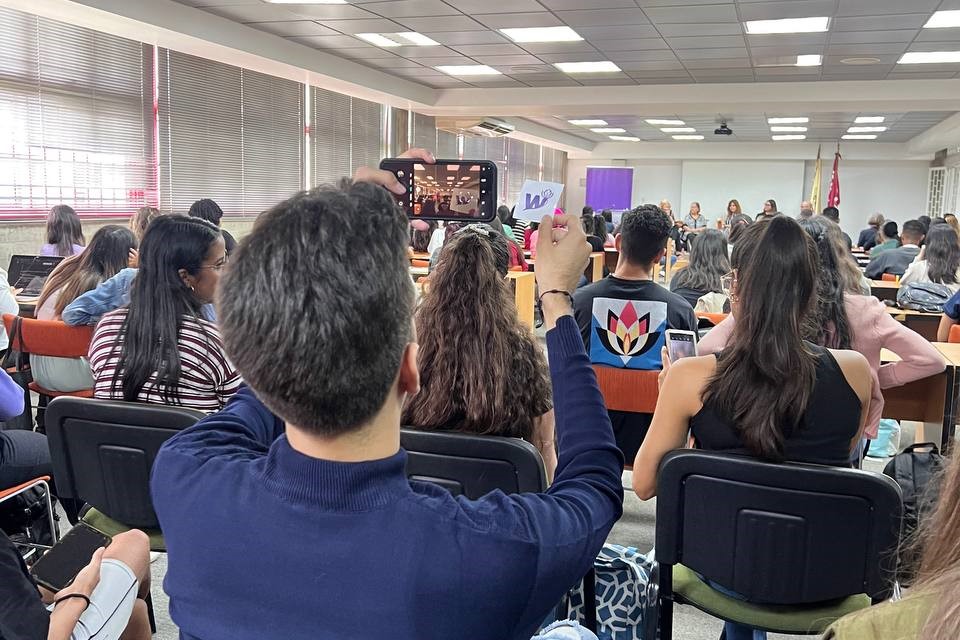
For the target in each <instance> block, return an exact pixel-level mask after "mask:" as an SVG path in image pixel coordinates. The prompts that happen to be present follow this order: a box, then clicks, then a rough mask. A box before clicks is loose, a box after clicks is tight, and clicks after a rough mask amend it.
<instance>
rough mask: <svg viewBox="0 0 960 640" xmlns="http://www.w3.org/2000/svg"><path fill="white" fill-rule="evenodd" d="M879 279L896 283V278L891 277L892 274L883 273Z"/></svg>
mask: <svg viewBox="0 0 960 640" xmlns="http://www.w3.org/2000/svg"><path fill="white" fill-rule="evenodd" d="M880 279H881V280H882V281H884V282H896V281H897V276H895V275H893V274H892V273H884V274H881V275H880Z"/></svg>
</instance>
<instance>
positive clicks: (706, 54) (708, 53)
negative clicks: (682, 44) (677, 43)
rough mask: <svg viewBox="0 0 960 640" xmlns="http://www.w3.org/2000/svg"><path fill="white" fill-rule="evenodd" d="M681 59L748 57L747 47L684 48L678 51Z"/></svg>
mask: <svg viewBox="0 0 960 640" xmlns="http://www.w3.org/2000/svg"><path fill="white" fill-rule="evenodd" d="M677 57H678V58H680V59H681V60H703V59H706V58H731V59H732V58H746V57H747V50H746V49H737V48H730V49H684V50H683V51H678V52H677Z"/></svg>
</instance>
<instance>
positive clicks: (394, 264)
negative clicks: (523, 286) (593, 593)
mask: <svg viewBox="0 0 960 640" xmlns="http://www.w3.org/2000/svg"><path fill="white" fill-rule="evenodd" d="M421 157H422V156H421ZM357 177H358V178H363V179H367V180H373V181H377V182H379V183H380V184H383V185H386V186H388V187H389V188H390V189H391V190H393V191H397V190H402V189H403V187H402V186H401V185H399V184H398V183H397V181H396V178H395V177H394V176H393V175H391V174H389V173H387V172H383V171H376V170H373V169H360V170H358V172H357ZM554 222H555V221H554V220H553V219H552V217H548V218H544V220H543V223H544V224H545V225H546V226H544V227H543V228H544V230H545V231H544V232H545V233H546V234H548V235H547V237H545V238H544V241H543V242H542V243H541V246H540V250H539V255H540V261H539V262H538V264H537V279H538V283H539V287H540V293H541V297H542V300H543V313H544V321H545V326H546V327H547V334H546V340H547V347H548V352H549V362H550V368H551V378H552V380H553V385H554V386H553V396H554V398H556V399H557V403H556V406H555V415H556V437H557V443H558V459H559V463H558V466H557V472H556V478H555V482H554V483H553V485H552V487H551V488H550V489H549V490H548V491H547V492H546V494H544V495H541V494H533V493H528V494H521V495H505V494H503V493H502V492H499V491H495V492H492V493H490V494H488V495H487V496H484V497H483V498H480V499H479V500H469V499H466V498H465V497H463V496H456V497H455V496H453V495H451V494H450V493H448V492H447V491H445V490H444V489H442V488H440V487H438V486H436V485H433V484H430V483H427V482H419V481H411V480H408V478H407V475H406V472H405V463H406V453H405V452H404V451H403V450H402V449H400V433H399V429H400V416H401V411H402V408H403V406H404V403H405V401H406V399H407V398H408V396H410V395H412V394H414V393H416V392H417V390H418V387H419V384H420V383H419V374H418V368H417V360H418V357H417V345H416V343H415V342H414V340H415V338H414V335H413V333H414V328H413V323H412V321H411V320H412V316H413V305H414V290H413V286H412V283H411V281H410V277H409V275H407V268H406V267H407V257H406V244H407V238H406V228H407V221H406V218H405V216H404V214H403V212H402V211H401V210H400V209H399V208H398V207H397V206H396V204H395V202H394V197H393V196H392V195H391V194H388V193H387V192H386V191H385V190H384V189H382V188H381V187H378V186H375V185H372V184H365V183H354V184H350V183H348V182H345V183H341V185H340V187H339V188H332V187H324V188H320V189H315V190H313V191H310V192H304V193H300V194H297V195H295V196H293V197H292V198H290V199H289V200H287V201H285V202H282V203H280V204H278V205H277V206H275V207H274V208H272V209H271V210H269V211H267V212H266V213H264V214H263V215H262V216H261V217H260V219H259V221H258V222H257V224H256V225H255V226H254V228H253V231H252V232H251V233H250V234H249V235H248V236H247V237H246V238H245V239H244V241H243V242H242V243H241V244H240V247H239V249H238V251H237V255H236V257H235V259H234V260H233V262H232V264H231V265H230V269H229V270H228V272H227V274H226V277H225V278H224V281H223V286H222V290H221V293H220V296H219V304H220V319H221V323H222V327H223V335H224V339H225V343H226V345H227V350H228V352H229V354H230V357H231V359H232V361H233V362H235V363H236V364H237V367H238V368H239V370H240V371H241V372H242V374H243V377H244V379H245V380H246V381H247V383H248V384H249V385H250V389H249V390H248V389H246V388H244V389H242V390H241V391H240V392H239V393H238V394H237V396H236V397H235V398H234V400H233V401H232V402H231V403H230V404H229V405H228V406H227V408H226V409H225V410H224V411H222V412H220V413H219V414H217V415H214V416H210V417H209V418H207V419H205V420H203V421H201V422H200V423H198V424H197V425H195V426H194V427H190V428H188V429H185V430H183V431H181V432H180V433H178V434H176V435H174V436H173V437H172V438H171V439H170V440H168V441H167V442H166V443H165V444H164V445H163V448H162V449H161V451H160V453H159V455H158V456H157V459H156V463H155V464H154V467H153V477H152V481H151V483H150V484H151V487H152V493H153V503H154V506H155V507H156V510H157V514H158V516H159V519H160V524H161V526H162V529H163V534H164V540H165V542H166V545H167V551H168V562H169V569H168V571H167V575H166V578H165V580H164V588H165V590H166V591H167V593H168V594H169V596H170V613H171V617H172V618H173V620H174V622H175V623H176V624H177V626H178V627H179V628H180V633H181V637H183V638H205V639H207V640H217V639H219V638H223V639H227V638H229V639H231V640H246V639H248V638H250V639H257V640H260V639H262V638H303V637H310V636H314V635H316V634H317V633H318V630H321V631H322V633H321V635H324V636H326V637H331V638H348V637H349V638H392V639H394V640H406V639H410V640H413V639H421V638H477V639H479V638H529V637H530V636H531V635H533V633H534V632H535V631H536V630H537V629H538V628H540V627H541V626H542V625H543V624H544V619H545V618H546V616H547V614H548V612H551V611H552V610H553V609H554V607H555V606H556V604H557V602H559V600H560V598H561V596H563V594H564V593H566V591H567V589H568V588H569V587H570V586H571V585H573V584H575V583H577V582H578V581H579V580H580V578H581V577H582V576H583V574H584V573H586V571H587V570H588V569H589V568H591V567H592V566H593V562H594V559H595V557H596V554H597V552H598V551H599V550H600V549H601V547H602V546H603V543H604V540H605V539H606V537H607V534H608V533H609V532H610V529H611V527H612V526H613V523H614V522H615V521H616V520H617V518H619V516H620V513H621V511H622V504H621V502H622V498H623V494H622V486H621V473H622V464H621V463H622V459H621V456H620V453H619V452H618V451H617V449H616V446H615V444H614V441H613V435H612V433H611V430H610V423H609V420H608V419H607V416H606V412H605V411H604V408H603V398H602V397H601V395H600V392H599V390H598V388H597V384H596V381H595V379H594V376H593V372H592V370H591V369H590V366H589V361H588V360H587V358H586V356H585V354H584V352H583V345H582V343H581V341H580V338H579V336H578V335H577V328H576V324H575V322H574V321H573V318H572V317H570V314H571V308H570V304H569V297H570V292H571V291H573V290H574V287H575V286H576V283H577V278H578V277H579V276H580V274H581V273H582V272H583V266H584V264H586V261H587V253H588V246H587V243H586V238H585V236H584V234H583V232H582V230H581V229H580V226H579V224H578V220H577V218H576V217H574V216H564V217H562V218H560V219H559V220H557V221H556V222H559V223H561V224H563V225H565V226H566V230H557V231H554V230H553V229H552V225H553V224H554ZM555 242H556V244H555ZM321 245H324V246H326V247H327V250H325V251H317V250H316V247H317V246H321ZM348 255H349V259H348V257H347V256H348ZM358 263H360V264H371V265H377V266H378V267H379V268H376V269H359V270H358V269H356V268H355V265H356V264H358ZM305 272H307V273H311V274H314V276H315V277H312V278H303V277H301V274H303V273H305ZM277 280H281V281H284V282H289V283H291V286H289V287H283V288H280V287H276V286H275V284H274V283H275V282H276V281H277ZM347 283H349V286H347ZM473 303H474V304H482V301H476V300H475V301H473ZM331 305H335V309H336V312H335V313H331ZM264 327H273V328H278V327H282V330H267V331H265V330H264ZM373 328H375V333H372V331H373ZM449 337H450V336H441V337H440V339H444V338H449ZM462 339H463V340H475V341H478V342H481V343H482V342H483V341H484V340H485V338H484V337H483V336H467V335H464V336H463V337H462ZM327 374H333V375H327ZM500 382H502V381H498V380H495V379H492V378H491V379H489V380H487V381H486V384H487V385H491V386H492V385H496V384H498V383H500ZM186 496H188V498H187V499H185V497H186ZM251 513H255V514H256V517H255V518H251V517H250V516H251ZM238 522H242V523H244V526H242V527H239V528H238V527H237V526H236V524H237V523H238ZM228 530H229V531H230V535H229V536H224V532H225V531H228ZM293 532H296V535H293ZM271 540H272V541H277V540H283V546H284V553H283V554H280V555H277V554H271V553H257V552H256V550H257V549H262V548H263V545H264V544H265V542H266V541H271ZM238 557H242V558H243V561H242V562H238V561H237V559H238ZM464 576H469V579H464ZM491 594H495V596H496V597H491ZM371 598H372V599H373V600H375V601H376V611H377V614H376V615H371V602H372V600H371Z"/></svg>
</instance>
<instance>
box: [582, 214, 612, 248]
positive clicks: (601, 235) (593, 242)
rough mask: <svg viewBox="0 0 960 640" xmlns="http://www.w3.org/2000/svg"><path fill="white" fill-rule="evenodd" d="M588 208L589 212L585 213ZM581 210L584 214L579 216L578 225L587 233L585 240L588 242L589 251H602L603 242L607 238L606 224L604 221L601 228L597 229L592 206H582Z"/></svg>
mask: <svg viewBox="0 0 960 640" xmlns="http://www.w3.org/2000/svg"><path fill="white" fill-rule="evenodd" d="M588 209H589V211H590V213H589V214H588V213H586V212H587V210H588ZM583 211H584V215H582V216H580V226H582V227H583V232H584V233H585V234H587V242H589V243H590V251H591V252H593V253H596V252H598V251H603V243H604V242H605V241H606V238H607V225H606V223H604V225H603V229H602V230H601V229H598V228H597V219H596V216H594V215H593V208H592V207H584V208H583ZM601 219H602V218H601Z"/></svg>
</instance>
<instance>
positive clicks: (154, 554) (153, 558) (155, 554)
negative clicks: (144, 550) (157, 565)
mask: <svg viewBox="0 0 960 640" xmlns="http://www.w3.org/2000/svg"><path fill="white" fill-rule="evenodd" d="M159 557H160V552H159V551H151V552H150V564H153V563H154V562H156V561H157V558H159Z"/></svg>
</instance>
